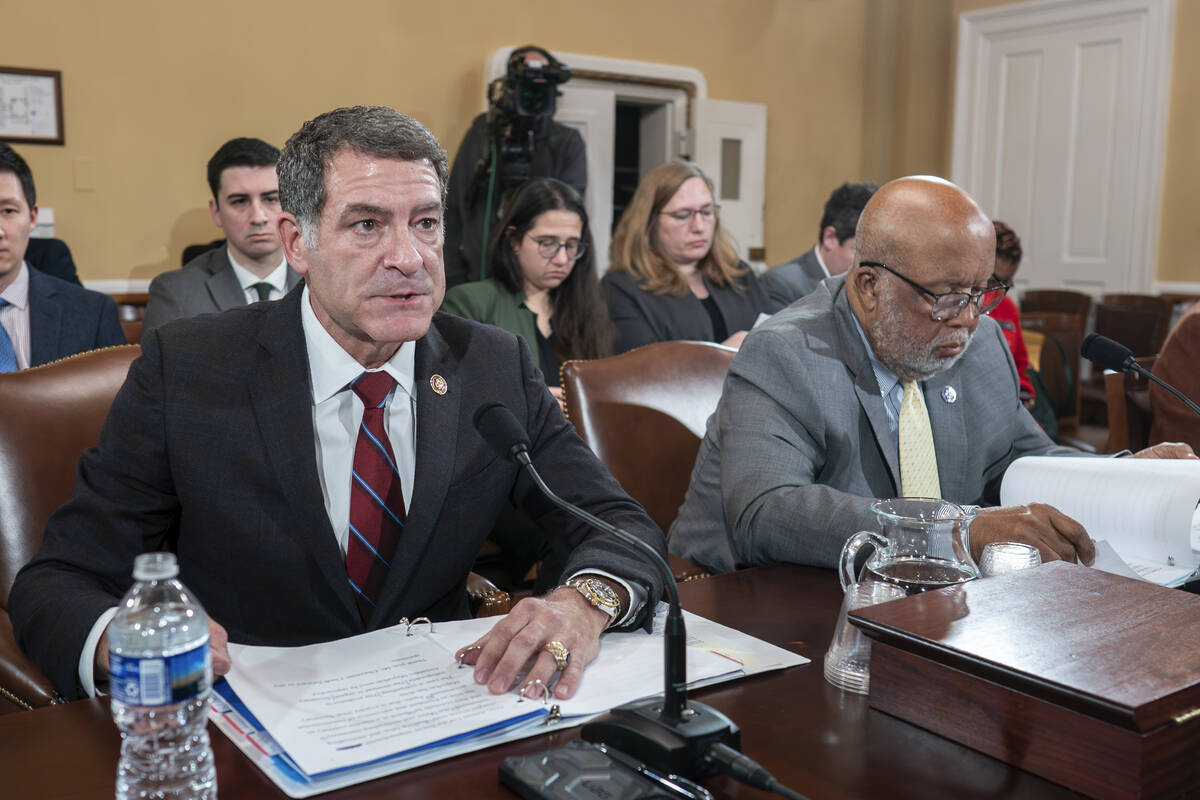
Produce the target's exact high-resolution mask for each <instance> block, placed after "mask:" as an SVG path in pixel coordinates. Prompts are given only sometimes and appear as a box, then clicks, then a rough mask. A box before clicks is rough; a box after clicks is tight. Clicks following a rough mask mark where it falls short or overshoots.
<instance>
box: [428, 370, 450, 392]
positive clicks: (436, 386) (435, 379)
mask: <svg viewBox="0 0 1200 800" xmlns="http://www.w3.org/2000/svg"><path fill="white" fill-rule="evenodd" d="M429 388H430V389H433V390H434V391H435V392H437V393H438V394H445V393H446V389H447V388H448V387H447V386H446V379H445V378H443V377H442V376H441V375H438V374H437V373H434V374H433V375H431V376H430V377H429Z"/></svg>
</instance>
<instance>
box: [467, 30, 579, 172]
mask: <svg viewBox="0 0 1200 800" xmlns="http://www.w3.org/2000/svg"><path fill="white" fill-rule="evenodd" d="M529 53H535V54H537V55H539V56H541V60H542V61H543V62H544V63H541V64H538V63H533V64H531V63H529V62H528V61H526V56H527V55H528V54H529ZM570 79H571V68H570V67H568V66H567V65H566V64H563V63H562V62H560V61H559V60H558V59H556V58H555V57H554V56H552V55H550V53H548V52H546V51H545V50H543V49H542V48H540V47H534V46H532V45H530V46H526V47H519V48H517V49H516V50H514V51H513V52H512V55H510V56H509V57H508V68H507V70H506V72H505V75H504V77H502V78H497V79H496V80H494V81H492V82H491V84H490V85H489V86H488V116H487V122H488V133H489V135H490V136H491V138H492V140H493V141H494V142H495V143H496V148H497V157H498V164H496V165H495V167H496V168H498V174H497V175H496V176H495V177H496V178H497V179H498V180H499V182H500V190H501V193H503V192H505V191H507V190H509V189H512V188H514V187H516V186H518V185H520V184H521V183H523V182H524V181H525V180H527V179H528V178H529V176H530V170H531V167H532V164H533V150H534V135H535V133H536V132H537V130H538V128H539V127H540V126H541V125H542V124H543V122H542V120H548V119H550V118H551V117H553V116H554V108H555V105H556V102H557V100H558V85H559V84H562V83H566V82H567V81H568V80H570ZM486 157H487V154H485V158H486Z"/></svg>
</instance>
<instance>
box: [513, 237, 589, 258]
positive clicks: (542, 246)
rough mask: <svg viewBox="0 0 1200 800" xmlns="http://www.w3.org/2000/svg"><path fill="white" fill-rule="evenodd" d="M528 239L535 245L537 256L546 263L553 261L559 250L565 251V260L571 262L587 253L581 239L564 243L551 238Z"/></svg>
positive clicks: (585, 245) (584, 243) (568, 240)
mask: <svg viewBox="0 0 1200 800" xmlns="http://www.w3.org/2000/svg"><path fill="white" fill-rule="evenodd" d="M526 236H529V234H526ZM529 238H530V239H533V241H534V242H535V243H536V244H537V251H538V255H539V256H541V257H542V258H544V259H546V260H547V261H551V260H553V259H554V257H555V256H557V255H558V251H559V250H565V251H566V253H567V258H569V259H570V260H571V261H578V260H579V259H580V258H582V257H583V254H584V253H586V252H587V243H586V242H585V241H583V239H567V240H566V241H565V242H560V241H559V240H558V239H555V238H554V237H553V236H530V237H529Z"/></svg>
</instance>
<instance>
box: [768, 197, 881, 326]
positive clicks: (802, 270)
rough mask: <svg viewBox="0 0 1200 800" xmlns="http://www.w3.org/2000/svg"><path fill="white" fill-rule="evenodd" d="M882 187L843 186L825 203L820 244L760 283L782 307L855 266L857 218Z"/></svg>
mask: <svg viewBox="0 0 1200 800" xmlns="http://www.w3.org/2000/svg"><path fill="white" fill-rule="evenodd" d="M878 188H879V187H878V186H876V185H875V184H873V183H870V182H869V181H864V182H863V183H843V184H842V185H841V186H839V187H838V188H836V189H834V190H833V194H831V195H829V199H828V200H826V201H825V212H824V213H823V214H822V215H821V229H820V233H819V235H818V237H817V243H816V244H815V245H814V246H813V249H812V250H809V251H808V252H807V253H805V254H804V255H802V256H800V257H799V258H793V259H792V260H791V261H788V262H787V263H786V264H780V265H779V266H777V267H772V268H771V269H769V270H767V271H766V272H764V273H763V275H762V278H760V282H761V283H762V285H763V288H764V289H766V290H767V294H768V295H769V296H770V298H771V299H772V300H774V301H775V302H776V303H778V304H779V307H780V308H782V307H785V306H789V305H791V304H792V303H794V302H795V301H797V300H799V299H800V298H801V297H804V296H805V295H807V294H811V293H812V291H813V290H814V289H816V288H817V284H819V283H820V282H821V281H823V280H825V279H826V278H828V277H829V276H831V275H841V274H842V273H843V272H845V271H846V270H847V269H849V268H850V265H851V264H852V263H854V227H855V226H856V225H858V215H859V214H861V213H862V210H863V206H865V205H866V204H867V201H868V200H870V199H871V195H872V194H874V193H875V190H876V189H878Z"/></svg>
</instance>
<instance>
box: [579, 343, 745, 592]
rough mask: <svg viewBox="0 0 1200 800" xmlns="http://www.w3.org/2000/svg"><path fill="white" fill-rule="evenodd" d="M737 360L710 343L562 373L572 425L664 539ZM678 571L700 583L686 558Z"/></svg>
mask: <svg viewBox="0 0 1200 800" xmlns="http://www.w3.org/2000/svg"><path fill="white" fill-rule="evenodd" d="M736 354H737V351H736V350H734V349H733V348H731V347H725V346H724V345H719V344H713V343H711V342H682V341H681V342H657V343H655V344H650V345H646V346H645V347H639V348H637V349H636V350H631V351H629V352H628V353H622V354H621V355H616V356H611V357H609V358H600V359H596V360H593V361H568V362H567V363H565V364H563V366H562V370H561V378H562V381H561V383H562V387H563V394H564V396H565V398H566V409H567V418H568V419H569V420H570V421H571V422H572V423H573V424H574V425H575V429H576V430H577V431H578V432H579V435H580V436H581V437H582V438H583V440H584V441H585V442H587V443H588V446H590V447H591V448H592V450H593V451H595V453H596V455H597V456H599V457H600V460H601V461H603V462H604V465H605V466H606V467H608V470H609V472H611V473H612V474H613V477H615V478H616V479H617V481H618V482H619V483H620V484H621V486H623V487H624V488H625V491H627V492H629V494H630V495H631V496H632V497H633V498H634V499H635V500H637V501H638V502H639V503H641V504H642V506H643V507H644V508H645V509H646V512H647V513H648V514H649V515H650V517H651V519H653V520H654V522H655V523H656V524H657V525H658V526H659V527H660V528H662V530H663V531H664V532H665V531H667V530H669V529H670V527H671V523H672V522H674V521H675V516H676V514H678V513H679V507H680V506H681V505H682V504H683V498H684V495H685V494H686V493H687V488H688V483H689V482H690V481H691V476H692V466H693V465H694V463H695V461H696V453H697V452H699V450H700V439H701V437H703V436H704V426H705V423H706V422H707V421H708V417H709V415H711V414H712V412H713V411H714V410H715V409H716V407H717V401H718V400H720V399H721V388H722V386H723V385H724V383H725V373H726V372H728V371H729V364H730V362H731V361H733V357H734V355H736ZM672 566H673V568H674V569H675V572H676V576H677V577H679V576H680V575H681V574H682V575H683V576H684V578H685V579H686V578H689V577H696V576H698V575H697V573H698V570H697V568H696V567H695V566H692V565H689V564H687V563H686V562H684V561H683V560H682V559H675V558H672Z"/></svg>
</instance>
